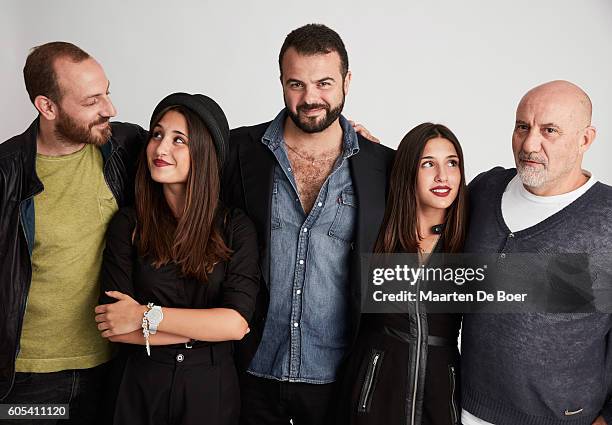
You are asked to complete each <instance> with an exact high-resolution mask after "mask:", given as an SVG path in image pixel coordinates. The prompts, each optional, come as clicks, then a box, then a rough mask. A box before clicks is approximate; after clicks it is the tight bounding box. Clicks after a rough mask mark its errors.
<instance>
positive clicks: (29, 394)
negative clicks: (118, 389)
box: [1, 362, 116, 425]
mask: <svg viewBox="0 0 612 425" xmlns="http://www.w3.org/2000/svg"><path fill="white" fill-rule="evenodd" d="M114 367H115V362H109V363H105V364H102V365H100V366H96V367H93V368H90V369H70V370H62V371H59V372H49V373H30V372H17V373H16V374H15V382H14V384H13V387H12V388H11V392H10V393H9V394H8V396H7V397H6V398H5V399H4V400H3V401H2V402H1V403H2V404H12V405H14V404H68V406H69V408H68V415H69V419H65V420H57V419H52V418H49V419H40V418H39V419H15V420H11V419H4V420H2V421H1V422H2V423H3V424H7V425H8V424H17V425H28V424H33V425H54V424H67V425H85V424H87V425H91V424H104V425H106V424H109V423H110V422H111V421H112V410H113V409H112V404H113V403H114V397H113V395H114V394H113V391H112V390H111V387H112V386H113V382H112V378H113V377H115V374H114V373H115V371H114ZM115 384H116V382H115Z"/></svg>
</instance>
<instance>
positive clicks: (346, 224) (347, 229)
mask: <svg viewBox="0 0 612 425" xmlns="http://www.w3.org/2000/svg"><path fill="white" fill-rule="evenodd" d="M337 203H338V209H337V211H336V216H335V217H334V221H333V222H332V224H331V226H330V228H329V233H328V234H329V236H331V237H332V238H335V239H338V240H341V241H343V242H346V243H352V242H353V237H354V230H355V218H356V217H357V199H356V197H355V194H354V193H353V192H352V190H346V189H345V190H343V191H342V192H341V193H340V195H339V196H338V198H337Z"/></svg>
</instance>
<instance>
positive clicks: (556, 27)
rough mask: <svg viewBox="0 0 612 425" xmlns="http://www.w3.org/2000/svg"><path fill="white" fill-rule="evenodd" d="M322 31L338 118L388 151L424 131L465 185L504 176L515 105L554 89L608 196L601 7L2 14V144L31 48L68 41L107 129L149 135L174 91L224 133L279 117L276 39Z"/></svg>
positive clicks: (6, 8) (69, 1)
mask: <svg viewBox="0 0 612 425" xmlns="http://www.w3.org/2000/svg"><path fill="white" fill-rule="evenodd" d="M311 22H319V23H324V24H326V25H328V26H330V27H331V28H333V29H335V30H336V31H337V32H338V33H339V34H340V35H341V37H342V38H343V40H344V42H345V44H346V46H347V50H348V53H349V62H350V68H351V70H352V72H353V81H352V84H351V89H350V93H349V94H348V97H347V101H346V106H345V112H344V113H345V115H346V116H348V117H350V118H353V119H355V120H357V121H359V122H361V123H363V124H364V125H365V126H366V127H367V128H368V129H369V130H370V131H371V132H372V133H373V134H375V135H377V136H378V137H379V138H380V139H381V140H382V142H383V143H384V144H386V145H388V146H391V147H396V146H397V145H398V143H399V141H400V140H401V138H402V137H403V135H404V134H405V133H406V132H407V131H408V130H410V129H411V128H412V127H414V126H415V125H417V124H420V123H421V122H424V121H433V122H439V123H443V124H446V125H448V126H449V127H450V128H451V129H452V130H453V131H454V132H455V133H456V134H457V136H458V137H459V140H460V141H461V143H462V145H463V148H464V151H465V156H466V172H467V174H468V178H469V179H471V178H472V177H474V176H475V175H477V174H478V173H479V172H481V171H485V170H488V169H489V168H491V167H493V166H495V165H502V166H505V167H511V166H513V159H512V152H511V147H510V142H511V133H512V129H513V126H514V113H515V109H516V105H517V103H518V101H519V99H520V98H521V97H522V95H523V94H524V93H525V92H526V91H527V90H528V89H530V88H531V87H533V86H535V85H537V84H540V83H542V82H545V81H549V80H553V79H566V80H570V81H572V82H574V83H576V84H578V85H579V86H581V87H582V88H583V89H584V90H585V91H586V92H587V93H588V94H589V95H590V97H591V99H592V101H593V105H594V116H593V123H594V125H595V126H596V127H597V129H598V136H597V139H596V141H595V144H594V145H593V147H592V148H591V150H590V151H589V152H588V153H587V155H586V159H585V164H584V167H585V168H586V169H588V170H590V171H592V172H593V173H594V174H595V175H596V177H598V178H599V180H601V181H603V182H605V183H607V184H612V167H610V165H609V161H610V158H612V155H611V154H612V145H611V143H610V139H611V137H612V121H611V120H610V117H612V83H610V79H611V78H612V47H610V42H611V41H612V1H610V0H585V1H582V2H578V1H573V0H542V1H533V0H513V1H505V2H500V1H486V0H480V1H477V0H464V1H460V2H459V1H450V0H449V1H426V2H425V1H408V0H396V1H373V0H370V1H344V0H343V1H320V0H312V1H308V2H295V1H279V0H275V1H267V2H265V1H261V2H253V1H244V2H233V1H226V2H220V1H178V0H177V1H175V2H170V1H146V2H145V1H132V0H124V1H121V2H120V1H116V0H110V1H105V2H101V1H97V2H93V1H77V0H55V1H42V0H41V1H32V0H21V1H8V2H6V1H5V2H3V4H2V13H1V15H0V49H1V50H0V51H1V53H0V55H1V56H0V57H1V61H0V92H1V93H2V96H0V111H1V113H2V117H3V118H2V120H1V122H0V141H1V140H6V139H8V138H9V137H11V136H13V135H15V134H18V133H21V132H22V131H23V130H24V129H25V128H26V127H27V126H28V125H29V123H30V121H31V120H32V119H33V118H34V117H35V110H34V108H33V106H32V105H31V104H30V102H29V99H28V97H27V94H26V91H25V87H24V83H23V76H22V69H23V65H24V62H25V59H26V56H27V53H28V50H29V48H31V47H32V46H35V45H39V44H43V43H45V42H48V41H55V40H63V41H70V42H73V43H75V44H77V45H78V46H80V47H82V48H83V49H84V50H86V51H87V52H89V53H90V54H91V55H93V56H94V57H95V58H96V59H98V60H99V61H100V63H101V64H102V65H103V67H104V68H105V70H106V74H107V76H108V78H109V79H110V81H111V96H112V99H113V101H114V103H115V106H116V107H117V110H118V116H117V117H116V119H117V120H120V121H130V122H135V123H138V124H140V125H143V126H145V127H146V126H147V125H148V122H149V118H150V114H151V112H152V110H153V108H154V106H155V105H156V104H157V102H159V100H161V99H162V98H163V97H164V96H165V95H167V94H169V93H171V92H174V91H187V92H200V93H205V94H207V95H209V96H211V97H213V98H215V99H216V100H217V101H218V102H219V103H220V104H221V106H222V107H223V108H224V110H225V112H226V114H227V116H228V119H229V121H230V126H232V127H237V126H242V125H251V124H256V123H260V122H263V121H268V120H271V119H272V118H273V117H274V116H275V115H276V113H277V112H278V111H279V110H280V109H281V108H282V107H283V100H282V92H281V87H280V83H279V79H278V76H279V71H278V63H277V60H278V51H279V49H280V46H281V44H282V42H283V39H284V37H285V35H286V34H287V33H288V32H290V31H291V30H292V29H294V28H296V27H299V26H301V25H303V24H306V23H311Z"/></svg>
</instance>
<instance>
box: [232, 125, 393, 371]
mask: <svg viewBox="0 0 612 425" xmlns="http://www.w3.org/2000/svg"><path fill="white" fill-rule="evenodd" d="M269 125H270V122H267V123H262V124H259V125H256V126H252V127H240V128H237V129H234V130H232V131H231V132H230V148H229V155H228V158H227V160H226V163H225V167H224V169H223V172H222V187H221V190H222V194H221V196H222V198H223V200H224V201H225V202H226V203H227V204H228V205H231V206H235V207H238V208H241V209H242V210H243V211H245V212H246V213H247V215H248V216H249V217H250V218H251V220H252V221H253V222H254V223H255V228H256V229H257V237H258V241H259V245H260V246H259V248H260V251H259V252H260V255H261V269H262V270H261V272H262V273H261V278H262V282H261V285H260V290H259V295H258V298H257V307H256V310H255V314H254V316H253V320H252V321H251V324H250V329H251V332H250V333H249V334H248V335H247V336H246V337H245V338H244V339H243V340H242V342H241V343H240V344H239V345H238V353H237V360H238V362H239V365H240V366H241V367H242V368H244V369H246V368H247V367H248V366H249V363H250V362H251V359H252V357H253V356H254V355H255V352H256V351H257V346H258V345H259V342H260V340H261V336H262V333H263V328H264V323H265V319H266V314H267V310H268V301H269V290H268V285H269V279H270V213H271V205H272V186H273V180H274V167H275V165H276V158H274V155H273V154H272V152H271V151H270V149H269V148H268V147H267V146H266V145H264V144H263V143H262V142H261V138H262V136H263V135H264V133H265V132H266V129H267V128H268V126H269ZM358 138H359V152H358V153H357V154H356V155H353V156H351V157H350V158H349V167H350V172H351V178H352V180H353V187H354V190H355V195H356V196H357V229H356V233H355V234H356V238H355V244H354V248H353V252H352V253H351V256H350V274H349V280H350V312H351V345H352V343H353V342H354V341H355V338H356V336H357V330H358V328H359V317H360V315H361V274H360V270H361V266H360V254H361V253H365V254H367V253H370V252H372V249H373V247H374V243H375V241H376V238H377V237H378V230H379V227H380V223H381V222H382V219H383V215H384V212H385V203H386V194H387V184H388V181H389V174H390V172H391V167H392V164H393V158H394V154H395V151H394V150H393V149H390V148H387V147H385V146H383V145H379V144H376V143H373V142H371V141H369V140H367V139H365V138H363V137H362V136H360V135H358Z"/></svg>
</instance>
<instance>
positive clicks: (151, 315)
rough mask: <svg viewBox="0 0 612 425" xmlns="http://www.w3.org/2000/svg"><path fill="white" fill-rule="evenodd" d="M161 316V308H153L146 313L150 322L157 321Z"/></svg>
mask: <svg viewBox="0 0 612 425" xmlns="http://www.w3.org/2000/svg"><path fill="white" fill-rule="evenodd" d="M162 318H163V315H162V311H161V308H154V309H151V310H149V312H148V313H147V319H149V320H150V321H151V322H159V321H161V320H162Z"/></svg>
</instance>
